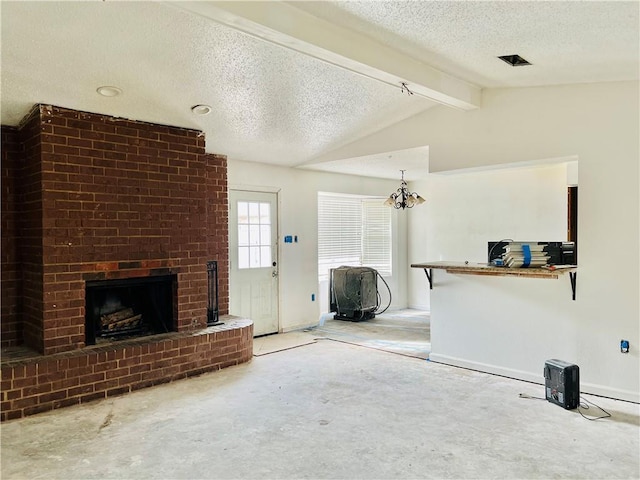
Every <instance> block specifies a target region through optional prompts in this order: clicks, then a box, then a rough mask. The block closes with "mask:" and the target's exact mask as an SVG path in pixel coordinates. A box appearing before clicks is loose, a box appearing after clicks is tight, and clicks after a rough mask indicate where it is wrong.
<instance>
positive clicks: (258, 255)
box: [238, 202, 273, 268]
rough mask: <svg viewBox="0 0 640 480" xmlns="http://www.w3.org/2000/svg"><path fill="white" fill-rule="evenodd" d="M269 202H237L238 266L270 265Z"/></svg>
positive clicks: (261, 266)
mask: <svg viewBox="0 0 640 480" xmlns="http://www.w3.org/2000/svg"><path fill="white" fill-rule="evenodd" d="M271 234H272V231H271V204H269V203H267V202H238V268H265V267H271V262H272V252H273V248H272V247H273V246H272V244H271V242H272V240H271Z"/></svg>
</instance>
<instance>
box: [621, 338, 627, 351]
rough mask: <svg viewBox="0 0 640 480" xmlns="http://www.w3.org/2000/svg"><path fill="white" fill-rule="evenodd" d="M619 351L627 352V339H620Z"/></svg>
mask: <svg viewBox="0 0 640 480" xmlns="http://www.w3.org/2000/svg"><path fill="white" fill-rule="evenodd" d="M620 352H621V353H629V340H620Z"/></svg>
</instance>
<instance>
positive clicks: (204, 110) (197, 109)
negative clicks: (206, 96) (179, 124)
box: [191, 105, 212, 115]
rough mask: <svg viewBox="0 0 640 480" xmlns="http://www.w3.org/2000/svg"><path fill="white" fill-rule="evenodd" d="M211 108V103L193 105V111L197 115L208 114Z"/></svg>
mask: <svg viewBox="0 0 640 480" xmlns="http://www.w3.org/2000/svg"><path fill="white" fill-rule="evenodd" d="M211 110H212V109H211V107H210V106H209V105H194V106H193V107H191V111H192V112H193V113H195V114H196V115H208V114H210V113H211Z"/></svg>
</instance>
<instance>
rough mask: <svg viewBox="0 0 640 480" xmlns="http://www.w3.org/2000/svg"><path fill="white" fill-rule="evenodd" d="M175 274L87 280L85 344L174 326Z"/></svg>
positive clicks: (158, 330)
mask: <svg viewBox="0 0 640 480" xmlns="http://www.w3.org/2000/svg"><path fill="white" fill-rule="evenodd" d="M175 285H176V276H175V275H162V276H157V277H143V278H128V279H118V280H100V281H90V282H87V283H86V294H85V299H86V309H85V312H86V313H85V315H86V326H85V334H86V344H87V345H96V344H99V343H103V342H111V341H115V340H119V339H124V338H131V337H139V336H146V335H154V334H159V333H168V332H172V331H174V330H175V323H176V322H175V310H174V305H175V302H174V297H175V290H176V289H175Z"/></svg>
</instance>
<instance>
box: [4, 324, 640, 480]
mask: <svg viewBox="0 0 640 480" xmlns="http://www.w3.org/2000/svg"><path fill="white" fill-rule="evenodd" d="M357 325H358V324H354V325H352V327H353V328H358V327H357ZM339 328H346V327H345V326H344V325H341V326H340V327H339ZM356 331H357V330H356ZM308 334H309V335H311V336H314V337H316V338H317V337H318V336H317V335H316V334H315V333H314V332H313V331H311V332H308ZM520 393H525V394H528V395H531V396H542V395H543V387H542V386H541V385H535V384H531V383H525V382H520V381H516V380H510V379H506V378H502V377H497V376H493V375H487V374H483V373H478V372H473V371H468V370H463V369H459V368H453V367H447V366H444V365H439V364H435V363H430V362H427V361H425V360H423V359H419V358H414V357H410V356H406V355H398V354H394V353H389V352H387V351H382V350H377V349H373V348H364V347H363V346H359V345H353V344H351V343H345V342H343V341H334V340H331V339H329V338H324V339H319V340H318V341H317V342H315V343H312V344H308V345H304V346H300V347H298V348H291V349H287V350H283V351H278V352H275V353H271V354H267V355H262V356H259V357H254V359H253V360H252V361H251V363H249V364H244V365H240V366H237V367H231V368H228V369H225V370H222V371H220V372H215V373H210V374H206V375H202V376H200V377H197V378H191V379H188V380H181V381H178V382H175V383H172V384H167V385H161V386H158V387H154V388H150V389H146V390H141V391H138V392H135V393H132V394H129V395H126V396H122V397H117V398H113V399H108V400H104V401H100V402H96V403H93V404H88V405H81V406H77V407H71V408H66V409H62V410H58V411H54V412H47V413H44V414H40V415H36V416H33V417H28V418H25V419H20V420H16V421H10V422H6V423H4V424H3V425H2V427H1V428H2V432H1V438H2V452H1V459H2V467H1V472H0V473H1V476H2V479H3V480H8V479H65V480H66V479H99V478H114V479H142V478H157V479H199V478H212V479H213V478H217V479H227V478H229V479H230V478H241V479H248V478H261V479H265V478H266V479H271V478H295V479H298V478H332V479H333V478H336V479H337V478H349V479H351V478H367V479H373V478H376V479H377V478H401V479H408V478H639V477H640V461H639V453H640V445H639V431H640V428H639V418H640V406H639V405H638V404H632V403H627V402H619V401H615V400H611V399H606V398H598V397H593V396H586V398H588V399H589V400H591V401H593V402H595V403H597V404H599V405H601V406H602V407H604V408H605V409H607V410H608V411H609V412H611V413H612V415H613V417H612V418H610V419H605V420H598V421H587V420H585V419H584V418H582V417H581V416H580V414H579V413H578V412H577V411H575V410H574V411H565V410H563V409H562V408H560V407H558V406H555V405H552V404H550V403H548V402H546V401H544V400H532V399H524V398H520V397H519V394H520Z"/></svg>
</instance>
